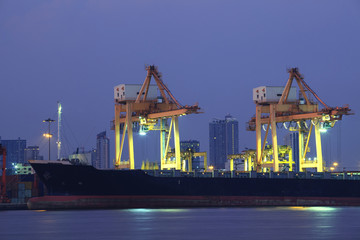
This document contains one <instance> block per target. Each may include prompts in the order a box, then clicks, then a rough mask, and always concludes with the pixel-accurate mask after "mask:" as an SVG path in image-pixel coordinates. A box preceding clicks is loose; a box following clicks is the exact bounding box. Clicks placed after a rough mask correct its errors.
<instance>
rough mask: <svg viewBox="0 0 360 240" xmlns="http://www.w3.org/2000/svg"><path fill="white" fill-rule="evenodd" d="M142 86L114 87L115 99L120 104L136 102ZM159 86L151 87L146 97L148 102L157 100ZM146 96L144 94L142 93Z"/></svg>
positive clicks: (121, 85)
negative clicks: (130, 101) (127, 101)
mask: <svg viewBox="0 0 360 240" xmlns="http://www.w3.org/2000/svg"><path fill="white" fill-rule="evenodd" d="M141 87H142V84H120V85H117V86H115V87H114V99H115V100H116V101H118V102H121V101H125V100H136V98H137V96H138V95H139V92H140V90H141ZM157 89H158V88H157V86H156V85H150V86H149V91H148V94H147V96H146V99H147V100H152V101H153V100H157V96H158V94H157ZM142 95H144V92H143V93H142Z"/></svg>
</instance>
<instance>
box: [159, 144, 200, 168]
mask: <svg viewBox="0 0 360 240" xmlns="http://www.w3.org/2000/svg"><path fill="white" fill-rule="evenodd" d="M173 157H175V154H174V153H173V152H168V153H167V154H166V159H165V165H166V164H169V165H172V164H173V161H172V160H171V158H173ZM193 157H203V158H204V170H205V171H207V152H194V151H192V150H191V149H188V150H186V151H183V152H181V158H182V159H183V162H184V163H183V164H182V171H183V172H185V171H187V172H192V171H193V169H192V159H193Z"/></svg>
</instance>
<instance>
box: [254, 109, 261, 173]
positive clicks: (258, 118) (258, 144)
mask: <svg viewBox="0 0 360 240" xmlns="http://www.w3.org/2000/svg"><path fill="white" fill-rule="evenodd" d="M256 157H257V159H256V163H255V164H256V166H255V167H256V171H257V172H259V171H260V170H261V169H260V167H259V165H260V164H261V107H260V106H259V105H257V106H256Z"/></svg>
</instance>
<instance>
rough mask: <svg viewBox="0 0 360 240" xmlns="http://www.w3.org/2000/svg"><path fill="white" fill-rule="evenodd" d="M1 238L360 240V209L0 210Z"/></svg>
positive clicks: (5, 239)
mask: <svg viewBox="0 0 360 240" xmlns="http://www.w3.org/2000/svg"><path fill="white" fill-rule="evenodd" d="M0 239H1V240H13V239H14V240H15V239H16V240H18V239H20V240H32V239H34V240H35V239H36V240H42V239H51V240H58V239H87V240H88V239H97V240H99V239H181V240H182V239H204V240H205V239H206V240H208V239H217V240H222V239H246V240H248V239H266V240H268V239H307V240H310V239H360V207H306V208H303V207H273V208H200V209H131V210H81V211H30V210H29V211H0Z"/></svg>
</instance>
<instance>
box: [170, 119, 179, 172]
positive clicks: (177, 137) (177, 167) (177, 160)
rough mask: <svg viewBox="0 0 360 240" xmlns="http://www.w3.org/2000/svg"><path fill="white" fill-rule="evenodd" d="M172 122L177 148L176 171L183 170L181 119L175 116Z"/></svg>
mask: <svg viewBox="0 0 360 240" xmlns="http://www.w3.org/2000/svg"><path fill="white" fill-rule="evenodd" d="M172 121H173V124H174V146H175V159H176V170H181V156H180V134H179V119H178V117H177V116H175V117H172Z"/></svg>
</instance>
